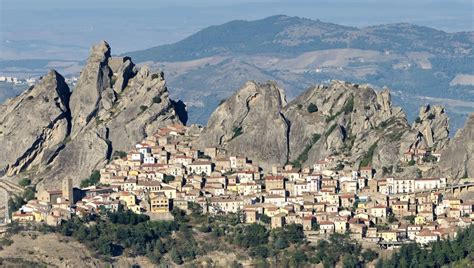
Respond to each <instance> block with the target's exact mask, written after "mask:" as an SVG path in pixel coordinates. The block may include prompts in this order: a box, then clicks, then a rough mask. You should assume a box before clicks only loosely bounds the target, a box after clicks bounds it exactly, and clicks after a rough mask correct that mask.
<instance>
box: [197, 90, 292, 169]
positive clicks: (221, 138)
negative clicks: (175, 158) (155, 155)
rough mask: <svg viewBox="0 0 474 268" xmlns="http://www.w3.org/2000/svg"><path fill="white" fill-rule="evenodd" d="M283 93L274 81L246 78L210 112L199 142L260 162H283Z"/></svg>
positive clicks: (284, 122)
mask: <svg viewBox="0 0 474 268" xmlns="http://www.w3.org/2000/svg"><path fill="white" fill-rule="evenodd" d="M285 105H286V100H285V95H284V93H283V92H282V90H281V89H280V88H278V87H277V86H276V84H275V83H273V82H268V83H265V84H257V83H255V82H253V81H250V82H247V83H246V84H245V85H244V86H243V87H242V88H241V89H240V90H238V91H237V92H236V93H235V94H234V95H232V96H231V97H230V98H229V99H228V100H227V101H225V102H224V103H222V104H221V105H220V106H219V107H218V108H217V109H216V110H215V111H214V113H213V114H212V115H211V117H210V119H209V123H208V125H207V127H206V128H205V129H204V131H203V133H202V135H201V136H200V138H199V141H198V143H199V144H200V145H201V146H202V147H205V146H220V147H224V148H225V149H226V150H227V151H228V152H229V153H230V154H234V155H245V156H248V157H250V158H251V159H252V160H255V161H257V162H258V163H259V164H262V165H270V164H284V163H285V162H286V161H287V157H288V145H287V133H288V130H289V126H288V122H287V121H286V119H285V117H284V116H283V115H282V114H281V110H282V108H283V106H285Z"/></svg>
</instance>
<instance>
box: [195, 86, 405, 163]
mask: <svg viewBox="0 0 474 268" xmlns="http://www.w3.org/2000/svg"><path fill="white" fill-rule="evenodd" d="M283 96H284V93H283V92H282V90H281V89H279V88H278V87H277V86H276V85H275V84H274V83H266V84H263V85H262V84H260V85H259V84H256V83H254V82H247V83H246V84H245V85H244V86H243V87H242V88H241V89H240V90H239V91H237V92H236V93H235V94H234V95H233V96H232V97H230V98H229V99H228V100H226V101H225V102H224V103H222V104H221V105H220V106H219V107H218V108H217V109H216V111H215V112H214V113H213V114H212V115H211V118H210V120H209V122H208V125H207V127H206V128H205V129H204V131H203V135H202V136H201V137H200V144H201V145H202V146H220V147H223V148H224V149H226V150H227V151H228V152H229V153H230V154H239V153H242V154H245V155H247V156H249V157H250V158H252V159H254V160H256V161H257V162H258V163H259V164H261V165H262V166H265V165H266V166H268V165H269V164H280V165H281V164H285V163H287V162H291V163H293V164H295V165H297V166H299V165H309V164H311V163H314V162H315V161H318V160H321V159H324V157H326V156H331V155H332V156H338V157H342V156H344V155H345V156H349V159H350V161H351V162H353V164H357V163H361V165H373V166H375V167H378V168H382V167H386V166H391V165H393V163H397V162H398V161H399V160H400V148H401V147H408V146H409V142H410V141H411V140H412V139H413V136H414V135H413V134H412V132H411V130H410V126H409V124H408V122H407V120H406V117H405V114H404V113H403V111H402V110H401V109H400V108H398V107H393V106H392V103H391V97H390V93H389V91H388V90H387V89H385V90H383V91H381V92H376V91H375V90H373V89H372V88H370V87H369V86H368V85H357V84H352V83H348V82H344V81H332V82H331V83H330V84H329V85H317V86H314V87H311V88H310V89H308V90H307V91H305V92H304V93H303V94H301V95H300V96H298V97H297V98H296V99H294V100H293V101H291V102H290V103H288V104H286V102H285V101H284V98H283Z"/></svg>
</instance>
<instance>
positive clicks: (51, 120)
mask: <svg viewBox="0 0 474 268" xmlns="http://www.w3.org/2000/svg"><path fill="white" fill-rule="evenodd" d="M69 97H70V92H69V87H68V86H67V84H66V83H65V82H64V78H63V77H62V76H61V75H60V74H58V73H57V72H55V71H50V72H49V73H48V74H47V75H46V76H44V77H42V78H41V80H40V81H39V82H38V83H37V84H36V85H35V86H33V87H31V88H29V89H28V90H27V91H25V92H23V94H21V95H20V96H18V97H16V98H14V99H11V100H9V101H8V102H6V103H5V104H4V105H1V106H0V147H1V148H2V151H3V153H2V154H0V168H1V169H3V170H4V171H6V172H7V174H9V175H11V174H16V173H18V172H21V171H23V170H25V169H27V168H33V167H36V166H38V165H41V164H42V163H49V162H51V161H52V160H53V159H54V156H55V152H56V151H58V150H60V149H61V146H62V143H63V141H64V140H65V139H66V138H67V137H68V135H69V132H70V129H71V125H70V123H71V122H70V117H71V113H70V110H69Z"/></svg>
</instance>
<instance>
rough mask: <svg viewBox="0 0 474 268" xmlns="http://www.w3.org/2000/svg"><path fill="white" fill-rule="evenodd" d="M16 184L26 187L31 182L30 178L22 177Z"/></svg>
mask: <svg viewBox="0 0 474 268" xmlns="http://www.w3.org/2000/svg"><path fill="white" fill-rule="evenodd" d="M18 184H19V185H20V186H22V187H26V186H28V185H30V184H31V180H30V179H28V178H23V179H21V180H20V182H18Z"/></svg>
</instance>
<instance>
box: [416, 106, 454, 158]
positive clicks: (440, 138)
mask: <svg viewBox="0 0 474 268" xmlns="http://www.w3.org/2000/svg"><path fill="white" fill-rule="evenodd" d="M413 129H414V130H416V131H418V132H419V136H420V138H421V139H422V144H423V146H426V147H428V148H433V149H437V150H438V151H440V150H442V149H443V148H444V147H445V146H446V144H447V142H448V140H449V125H448V116H447V114H446V113H445V111H444V108H443V107H441V106H438V105H434V106H431V105H425V106H423V107H421V108H420V111H419V115H418V118H417V119H416V120H415V122H414V123H413Z"/></svg>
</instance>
